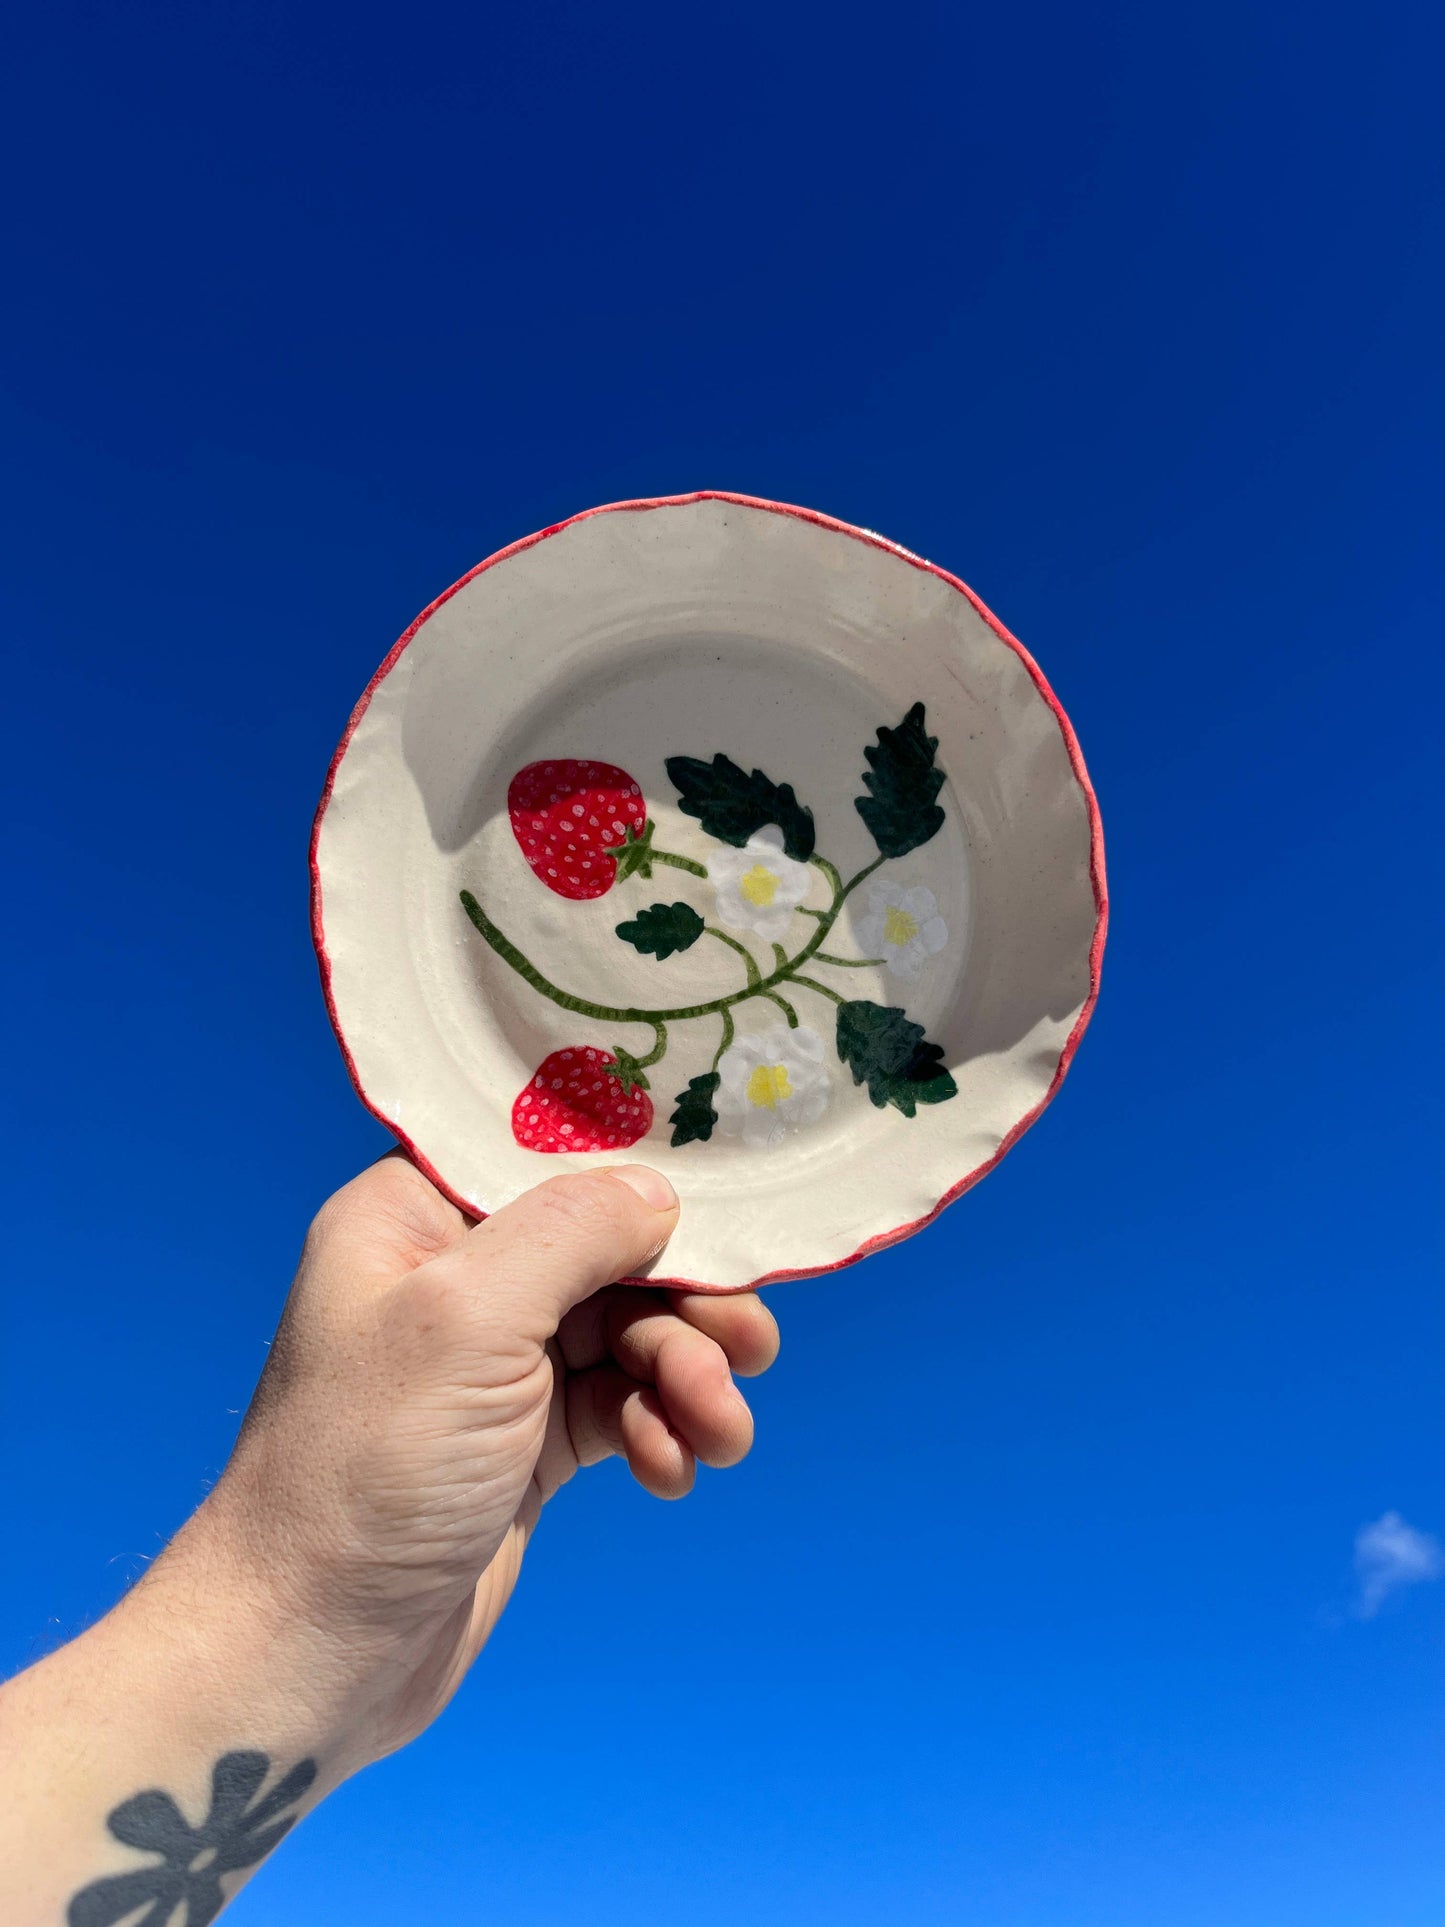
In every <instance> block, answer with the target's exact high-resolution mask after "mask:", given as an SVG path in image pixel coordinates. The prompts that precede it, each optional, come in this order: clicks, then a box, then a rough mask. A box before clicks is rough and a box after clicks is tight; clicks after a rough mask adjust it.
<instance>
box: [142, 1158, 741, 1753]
mask: <svg viewBox="0 0 1445 1927" xmlns="http://www.w3.org/2000/svg"><path fill="white" fill-rule="evenodd" d="M676 1222H677V1208H676V1202H675V1199H674V1198H673V1195H672V1192H671V1188H670V1187H669V1186H668V1185H667V1184H666V1182H665V1180H662V1179H660V1178H659V1177H658V1176H657V1175H656V1174H655V1173H653V1172H650V1171H648V1170H646V1169H645V1168H643V1167H639V1166H631V1167H626V1168H625V1169H616V1168H614V1169H605V1170H599V1171H594V1172H587V1173H583V1174H578V1175H572V1176H565V1177H559V1178H554V1179H551V1180H549V1181H547V1182H546V1183H544V1184H541V1185H539V1186H538V1187H537V1188H536V1189H535V1190H533V1191H530V1192H528V1193H527V1194H526V1195H525V1196H523V1197H521V1198H518V1199H517V1200H516V1201H515V1203H513V1204H510V1205H508V1206H507V1207H506V1208H505V1209H504V1210H502V1211H499V1212H498V1213H497V1214H496V1215H495V1216H493V1217H492V1218H490V1219H488V1220H486V1221H485V1222H484V1223H482V1224H480V1225H475V1226H473V1225H470V1224H469V1222H468V1220H466V1219H465V1218H464V1217H463V1216H462V1214H461V1213H460V1212H459V1211H458V1210H457V1209H456V1208H455V1207H454V1206H452V1205H451V1204H449V1203H448V1202H447V1201H446V1200H445V1199H444V1198H443V1197H442V1196H441V1195H440V1193H439V1192H438V1191H437V1190H436V1189H435V1188H434V1187H433V1186H432V1185H431V1184H429V1183H428V1182H427V1180H426V1179H425V1178H424V1177H423V1176H422V1175H421V1173H420V1172H419V1171H417V1169H416V1168H415V1166H413V1165H412V1164H410V1163H408V1162H407V1161H406V1160H405V1159H404V1158H402V1157H401V1156H400V1155H399V1154H393V1155H392V1156H389V1157H387V1158H384V1159H383V1160H382V1161H381V1162H380V1163H379V1164H377V1165H375V1166H373V1167H372V1168H371V1169H370V1170H369V1171H366V1172H364V1173H363V1174H362V1175H361V1176H360V1177H358V1178H356V1179H355V1180H354V1181H353V1182H352V1183H350V1184H348V1185H346V1186H345V1187H344V1188H343V1189H342V1190H341V1191H339V1192H337V1194H336V1195H335V1196H334V1197H333V1198H331V1199H330V1200H329V1201H328V1203H327V1204H326V1205H324V1206H323V1207H322V1210H321V1211H320V1213H319V1214H318V1216H317V1218H316V1221H315V1223H314V1224H313V1226H312V1228H311V1231H310V1234H309V1235H308V1237H307V1240H306V1246H305V1250H304V1252H303V1255H302V1260H301V1266H300V1269H299V1271H298V1273H297V1277H296V1282H295V1284H294V1285H293V1287H292V1290H291V1295H290V1298H289V1300H288V1302H287V1306H286V1311H285V1315H284V1317H283V1319H282V1321H281V1327H280V1330H279V1332H278V1334H277V1337H276V1342H275V1345H274V1347H273V1350H272V1353H271V1357H270V1361H269V1363H268V1364H267V1367H266V1370H265V1373H264V1374H263V1376H262V1379H261V1383H260V1385H259V1387H258V1389H257V1392H256V1396H255V1399H254V1401H253V1403H252V1406H251V1409H250V1411H249V1413H248V1414H247V1417H246V1421H245V1424H244V1426H243V1428H242V1432H241V1436H240V1439H239V1441H238V1443H237V1446H236V1450H235V1453H234V1455H233V1457H232V1460H231V1463H230V1465H229V1466H228V1467H227V1469H226V1472H225V1475H224V1477H223V1478H222V1480H221V1481H220V1484H219V1485H218V1487H217V1488H216V1490H215V1492H214V1493H212V1495H211V1496H210V1498H209V1499H208V1500H207V1502H206V1504H205V1505H204V1506H203V1507H202V1509H201V1511H200V1512H199V1513H198V1514H197V1516H196V1518H195V1519H194V1520H193V1521H192V1522H191V1524H190V1526H188V1527H187V1529H186V1531H185V1532H184V1533H183V1534H182V1535H181V1538H180V1540H179V1541H178V1542H177V1545H176V1547H175V1548H174V1549H173V1550H174V1552H175V1554H176V1555H177V1558H178V1559H179V1558H180V1557H184V1558H185V1559H186V1560H187V1562H188V1564H190V1565H192V1566H193V1567H194V1569H196V1570H197V1571H198V1572H202V1573H203V1572H204V1571H205V1569H206V1568H207V1567H208V1566H215V1567H218V1568H221V1569H224V1570H226V1571H238V1572H239V1573H240V1574H241V1575H242V1577H241V1578H240V1580H239V1582H238V1583H240V1584H242V1585H244V1584H246V1583H248V1582H247V1580H246V1578H245V1577H244V1575H246V1574H247V1573H250V1574H253V1575H260V1574H264V1575H265V1583H266V1587H267V1590H268V1591H269V1592H270V1593H271V1594H272V1595H273V1596H275V1597H276V1599H277V1601H278V1609H279V1610H280V1611H281V1612H282V1613H285V1612H287V1611H294V1612H296V1613H297V1614H298V1615H300V1616H302V1617H303V1618H304V1619H305V1621H306V1622H307V1623H308V1624H310V1625H312V1626H315V1627H319V1628H320V1629H322V1631H323V1633H324V1634H325V1635H326V1636H327V1637H328V1638H329V1640H330V1642H331V1646H330V1649H329V1652H328V1662H329V1664H330V1665H331V1666H334V1667H338V1668H340V1669H342V1670H345V1669H346V1668H347V1667H348V1666H349V1667H351V1668H352V1669H353V1670H354V1674H355V1678H356V1689H355V1690H356V1694H357V1700H356V1704H355V1705H354V1706H353V1707H352V1708H351V1709H350V1712H349V1715H348V1720H347V1724H348V1726H351V1727H352V1728H353V1729H354V1731H353V1732H352V1734H351V1735H350V1736H349V1739H348V1745H349V1747H350V1748H351V1749H352V1750H359V1751H360V1752H361V1753H362V1754H363V1755H364V1756H365V1757H374V1756H375V1755H377V1754H379V1753H383V1752H386V1751H389V1750H391V1749H393V1748H395V1747H397V1746H400V1745H402V1744H404V1743H405V1741H407V1740H408V1739H410V1738H412V1737H413V1736H414V1735H415V1734H416V1733H418V1732H419V1731H421V1730H422V1728H423V1727H425V1726H426V1725H427V1724H428V1723H429V1721H430V1720H432V1719H433V1718H434V1717H435V1716H436V1714H437V1713H438V1712H439V1711H440V1709H441V1708H442V1707H443V1706H444V1705H445V1704H446V1701H447V1700H448V1699H449V1698H450V1696H451V1694H452V1693H453V1692H454V1691H455V1689H456V1687H457V1685H458V1684H459V1682H460V1681H461V1679H462V1677H463V1675H464V1674H465V1673H466V1670H467V1668H468V1667H469V1666H470V1664H471V1662H472V1660H473V1659H474V1658H475V1656H476V1654H477V1652H478V1651H479V1650H480V1648H481V1646H482V1644H483V1642H484V1641H485V1639H486V1637H487V1635H488V1633H489V1632H490V1631H491V1629H492V1627H493V1626H494V1625H495V1623H496V1621H497V1618H498V1615H499V1614H500V1613H501V1611H502V1608H503V1607H504V1606H505V1604H506V1602H507V1600H508V1598H509V1597H510V1594H511V1591H512V1587H513V1585H514V1584H515V1582H516V1578H517V1574H518V1571H519V1569H520V1566H521V1560H522V1553H523V1550H524V1548H525V1546H526V1542H527V1538H528V1535H529V1534H530V1532H531V1531H532V1529H533V1527H534V1526H535V1524H536V1522H537V1518H538V1515H539V1513H540V1511H541V1508H542V1507H543V1505H545V1503H546V1502H547V1500H548V1499H550V1498H551V1497H552V1496H553V1494H554V1493H555V1492H556V1491H557V1490H558V1488H559V1487H560V1486H562V1485H563V1484H565V1483H566V1481H567V1480H568V1479H570V1478H571V1476H572V1474H573V1473H574V1472H575V1471H576V1470H577V1469H578V1467H579V1466H582V1465H591V1464H593V1463H595V1462H596V1461H598V1460H600V1459H603V1458H606V1457H608V1456H609V1455H611V1454H613V1453H621V1454H623V1455H625V1456H626V1458H627V1461H628V1464H629V1466H630V1468H631V1470H632V1473H633V1476H634V1477H635V1478H636V1479H637V1481H638V1483H639V1484H641V1485H642V1486H644V1487H645V1488H646V1490H647V1491H649V1492H651V1493H654V1494H655V1495H656V1496H658V1497H659V1498H669V1499H671V1498H681V1497H682V1496H683V1495H684V1494H685V1493H686V1492H688V1491H689V1490H690V1488H691V1486H692V1483H693V1479H694V1476H695V1470H696V1462H697V1461H698V1460H701V1461H702V1463H703V1464H704V1465H709V1466H728V1465H734V1464H736V1463H737V1462H738V1460H740V1459H741V1458H742V1457H743V1456H744V1455H745V1454H746V1452H747V1451H748V1449H749V1446H750V1445H751V1443H752V1418H751V1415H750V1413H749V1411H748V1408H747V1405H746V1404H745V1403H744V1401H743V1399H742V1397H741V1395H740V1394H739V1393H738V1391H737V1389H736V1388H735V1386H734V1384H733V1382H732V1376H731V1374H732V1372H739V1373H744V1374H752V1373H757V1372H761V1371H764V1370H766V1368H767V1367H768V1366H769V1365H770V1364H771V1363H772V1362H773V1359H774V1358H775V1357H776V1355H777V1348H778V1337H777V1327H776V1325H775V1324H774V1322H773V1318H772V1315H771V1313H770V1312H769V1311H768V1310H767V1309H766V1307H765V1306H764V1305H763V1304H762V1302H761V1300H759V1299H758V1298H756V1297H755V1296H753V1295H752V1294H741V1295H738V1296H735V1297H718V1296H707V1295H703V1294H695V1293H681V1292H674V1291H660V1290H648V1289H645V1288H643V1287H642V1286H639V1285H636V1284H614V1283H612V1282H610V1281H611V1280H613V1279H616V1278H619V1277H628V1276H630V1275H632V1274H633V1273H635V1272H636V1271H637V1270H638V1269H639V1268H640V1267H641V1266H643V1265H645V1264H646V1263H647V1262H648V1261H649V1260H650V1259H652V1258H653V1257H655V1256H656V1255H657V1253H658V1252H659V1251H660V1250H661V1248H662V1246H663V1245H664V1244H665V1242H666V1240H667V1238H668V1236H669V1235H670V1233H671V1231H672V1229H673V1227H674V1225H675V1224H676Z"/></svg>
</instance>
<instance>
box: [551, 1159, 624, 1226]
mask: <svg viewBox="0 0 1445 1927" xmlns="http://www.w3.org/2000/svg"><path fill="white" fill-rule="evenodd" d="M630 1195H631V1194H630V1193H629V1192H628V1190H627V1187H626V1186H625V1185H621V1184H618V1183H616V1182H615V1180H614V1179H612V1178H609V1177H607V1176H606V1175H605V1174H604V1173H603V1172H601V1171H596V1172H590V1171H589V1172H579V1173H576V1174H575V1175H570V1176H568V1177H563V1178H549V1179H548V1180H547V1182H546V1183H545V1184H543V1185H542V1186H540V1187H539V1189H538V1192H537V1206H538V1210H539V1213H540V1214H541V1215H542V1224H543V1227H544V1229H543V1230H542V1232H541V1234H540V1235H541V1236H543V1237H546V1236H547V1235H548V1229H550V1231H551V1232H552V1234H553V1235H555V1236H556V1237H557V1238H559V1239H564V1240H566V1241H567V1242H569V1243H572V1244H591V1243H597V1242H603V1241H615V1240H616V1239H617V1238H618V1237H619V1236H622V1235H623V1234H625V1233H626V1231H627V1230H628V1228H629V1226H630V1224H631V1222H632V1220H633V1216H634V1213H633V1212H632V1211H630V1210H629V1209H628V1199H629V1197H630Z"/></svg>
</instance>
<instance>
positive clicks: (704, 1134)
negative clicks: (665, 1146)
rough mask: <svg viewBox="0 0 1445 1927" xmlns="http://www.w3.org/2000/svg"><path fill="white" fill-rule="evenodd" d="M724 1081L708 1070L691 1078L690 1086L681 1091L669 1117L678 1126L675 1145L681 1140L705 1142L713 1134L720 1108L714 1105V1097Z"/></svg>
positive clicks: (683, 1141)
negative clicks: (700, 1075) (716, 1108)
mask: <svg viewBox="0 0 1445 1927" xmlns="http://www.w3.org/2000/svg"><path fill="white" fill-rule="evenodd" d="M721 1082H722V1079H721V1078H720V1077H719V1076H718V1074H717V1072H716V1071H707V1072H706V1073H705V1074H704V1075H703V1076H702V1077H694V1078H692V1079H690V1080H689V1083H688V1087H687V1089H686V1090H685V1091H679V1092H678V1094H677V1109H676V1110H675V1111H674V1112H673V1114H672V1116H671V1117H670V1118H669V1119H668V1120H667V1121H668V1123H669V1124H671V1125H673V1126H674V1127H675V1128H674V1130H673V1133H672V1143H673V1147H674V1149H675V1148H676V1147H677V1146H678V1145H679V1144H692V1143H693V1142H697V1143H700V1144H706V1143H707V1141H708V1139H709V1138H710V1137H711V1136H712V1127H713V1126H714V1124H716V1123H717V1112H716V1111H715V1110H714V1109H713V1107H712V1101H713V1098H714V1097H715V1096H716V1094H717V1087H718V1085H719V1084H720V1083H721Z"/></svg>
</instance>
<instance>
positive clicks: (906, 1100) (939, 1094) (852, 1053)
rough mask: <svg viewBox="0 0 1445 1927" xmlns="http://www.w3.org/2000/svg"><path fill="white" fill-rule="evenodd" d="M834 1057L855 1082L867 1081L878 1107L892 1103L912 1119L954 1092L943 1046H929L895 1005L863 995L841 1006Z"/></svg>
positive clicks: (912, 1023) (916, 1025)
mask: <svg viewBox="0 0 1445 1927" xmlns="http://www.w3.org/2000/svg"><path fill="white" fill-rule="evenodd" d="M838 1055H839V1057H840V1058H841V1059H842V1060H843V1062H844V1063H845V1064H846V1065H847V1066H848V1068H849V1070H850V1071H852V1073H853V1082H854V1083H855V1084H865V1083H866V1084H867V1086H868V1095H869V1097H871V1098H872V1100H873V1102H874V1103H875V1104H876V1105H877V1106H878V1108H879V1109H880V1110H881V1109H882V1108H883V1106H884V1105H885V1104H891V1105H892V1106H893V1107H894V1109H895V1110H899V1111H902V1113H903V1115H904V1116H905V1117H912V1116H913V1114H914V1112H915V1111H916V1110H917V1108H918V1106H919V1105H920V1104H942V1103H943V1102H944V1100H945V1099H946V1098H950V1097H955V1096H957V1094H958V1086H957V1084H955V1083H954V1081H953V1078H952V1076H951V1075H950V1073H949V1072H948V1071H947V1070H945V1069H944V1066H943V1051H942V1048H941V1046H939V1045H938V1044H930V1043H929V1042H928V1040H927V1038H926V1037H925V1035H924V1031H923V1026H922V1024H915V1023H914V1022H913V1021H912V1020H911V1019H910V1018H909V1017H908V1016H907V1015H906V1013H905V1012H903V1011H902V1010H900V1009H899V1008H898V1007H897V1006H896V1005H893V1004H872V1003H869V1002H868V1000H867V999H866V998H858V999H856V1000H855V1001H854V1002H852V1003H847V1004H840V1005H839V1006H838Z"/></svg>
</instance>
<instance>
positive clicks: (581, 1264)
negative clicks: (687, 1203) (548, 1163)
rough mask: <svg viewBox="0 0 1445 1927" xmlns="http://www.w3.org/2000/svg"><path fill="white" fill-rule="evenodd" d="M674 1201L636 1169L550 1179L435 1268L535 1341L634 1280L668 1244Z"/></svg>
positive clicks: (660, 1182)
mask: <svg viewBox="0 0 1445 1927" xmlns="http://www.w3.org/2000/svg"><path fill="white" fill-rule="evenodd" d="M676 1223H677V1197H676V1194H675V1193H674V1191H673V1189H672V1186H671V1185H670V1184H669V1183H668V1182H667V1179H666V1178H664V1177H662V1176H661V1175H660V1174H659V1173H658V1172H656V1171H651V1170H649V1169H648V1168H647V1166H646V1165H643V1164H627V1165H614V1166H612V1167H610V1168H608V1169H606V1170H602V1171H582V1172H577V1173H575V1174H572V1175H570V1176H567V1177H561V1178H550V1179H548V1181H547V1182H546V1183H545V1184H539V1185H537V1186H536V1188H535V1189H534V1190H531V1191H527V1192H524V1193H523V1195H522V1196H521V1197H520V1198H517V1199H515V1200H514V1202H513V1203H511V1204H509V1205H504V1206H503V1208H502V1209H501V1210H500V1211H498V1212H496V1213H495V1214H494V1215H493V1216H492V1217H490V1218H488V1219H487V1220H486V1221H485V1223H483V1224H479V1225H477V1226H476V1227H475V1229H473V1230H471V1231H469V1232H468V1233H467V1234H466V1236H465V1238H463V1239H462V1241H461V1243H460V1244H459V1245H457V1246H456V1247H455V1249H454V1250H453V1251H451V1252H449V1253H448V1254H447V1255H446V1257H445V1258H444V1259H443V1260H442V1261H441V1262H442V1263H443V1264H445V1265H446V1267H447V1268H448V1270H449V1271H454V1272H456V1273H458V1274H460V1277H461V1280H462V1282H463V1283H464V1284H467V1285H470V1286H471V1287H472V1288H473V1289H474V1290H476V1291H477V1292H478V1293H479V1294H482V1295H483V1302H484V1304H485V1309H486V1311H487V1312H488V1313H489V1315H492V1316H495V1317H497V1318H498V1319H499V1320H506V1321H507V1322H508V1323H509V1324H510V1326H511V1328H512V1329H513V1330H514V1331H520V1332H523V1333H525V1334H526V1335H527V1336H530V1337H532V1338H534V1339H535V1340H536V1341H537V1342H539V1343H540V1342H542V1341H544V1340H545V1339H547V1338H550V1337H551V1336H552V1334H553V1332H555V1331H556V1329H557V1327H558V1324H559V1323H560V1321H561V1319H562V1317H563V1316H564V1314H565V1313H566V1312H567V1311H569V1310H570V1309H571V1307H572V1306H573V1305H576V1304H580V1303H581V1301H582V1300H583V1299H584V1298H588V1297H590V1296H591V1294H592V1293H593V1292H594V1291H597V1290H599V1289H600V1287H601V1286H603V1285H606V1284H610V1283H611V1282H612V1281H613V1280H614V1279H617V1278H627V1277H630V1276H632V1275H634V1274H635V1273H636V1272H637V1271H639V1270H640V1269H641V1268H642V1267H643V1266H644V1265H646V1264H649V1263H650V1262H651V1261H652V1259H654V1258H655V1257H656V1256H657V1254H658V1253H659V1252H660V1251H661V1250H662V1248H663V1246H664V1245H665V1244H666V1243H667V1240H668V1238H669V1237H670V1236H671V1235H672V1230H673V1227H674V1226H675V1225H676Z"/></svg>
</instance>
